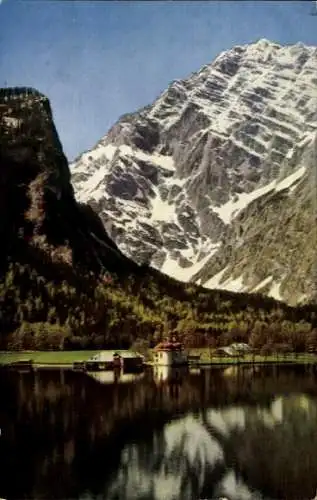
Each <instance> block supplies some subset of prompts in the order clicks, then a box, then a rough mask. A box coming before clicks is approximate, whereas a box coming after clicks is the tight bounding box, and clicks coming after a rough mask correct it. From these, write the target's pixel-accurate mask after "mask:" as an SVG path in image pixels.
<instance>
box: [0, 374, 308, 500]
mask: <svg viewBox="0 0 317 500" xmlns="http://www.w3.org/2000/svg"><path fill="white" fill-rule="evenodd" d="M316 382H317V374H316V371H314V368H313V367H310V368H305V367H300V366H297V367H285V366H284V367H273V366H271V367H261V368H260V367H256V368H252V367H246V366H244V367H239V368H237V367H234V369H232V368H226V369H223V368H219V367H218V368H216V367H215V368H212V369H206V370H201V371H200V370H193V371H187V370H180V369H179V370H176V371H175V370H174V371H171V370H167V369H161V368H156V369H153V371H151V370H149V371H148V372H146V373H144V374H138V375H136V376H131V375H123V376H122V375H118V374H117V375H116V376H114V375H113V374H112V373H110V372H109V373H108V374H105V373H103V374H98V375H96V374H95V375H86V374H84V373H75V372H72V371H61V372H57V371H42V372H34V373H18V372H7V371H1V372H0V383H1V396H2V400H1V406H0V426H1V430H2V434H1V439H0V461H1V476H0V496H1V497H3V498H7V499H8V500H9V499H26V498H28V499H51V498H52V499H53V498H58V499H65V498H69V499H70V498H77V499H81V500H88V499H98V500H99V499H100V500H101V499H106V500H119V499H121V500H134V499H135V500H141V499H142V500H145V499H147V500H151V499H153V500H156V499H157V500H163V499H164V500H172V499H173V500H178V499H179V500H186V499H188V500H195V499H197V500H198V499H199V498H209V499H216V498H220V497H226V498H228V499H229V500H240V499H241V500H248V499H250V500H251V499H252V500H257V499H259V500H260V499H265V500H275V499H281V500H308V499H312V498H313V496H314V494H315V491H316V486H317V454H316V449H317V432H316V431H317V383H316ZM17 479H18V480H17Z"/></svg>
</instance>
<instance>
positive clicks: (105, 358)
mask: <svg viewBox="0 0 317 500" xmlns="http://www.w3.org/2000/svg"><path fill="white" fill-rule="evenodd" d="M143 363H144V358H143V356H142V355H141V354H139V353H137V352H133V351H113V350H109V351H100V352H98V354H95V355H94V356H92V357H91V358H90V359H89V360H88V361H87V368H88V369H91V370H93V369H94V368H95V369H96V370H97V371H99V370H111V369H113V368H123V370H124V371H133V370H138V369H141V368H142V367H143Z"/></svg>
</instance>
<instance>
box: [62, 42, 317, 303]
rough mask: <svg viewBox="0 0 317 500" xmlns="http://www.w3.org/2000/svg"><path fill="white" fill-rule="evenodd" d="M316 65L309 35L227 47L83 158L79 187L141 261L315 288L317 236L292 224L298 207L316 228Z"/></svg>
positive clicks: (228, 284)
mask: <svg viewBox="0 0 317 500" xmlns="http://www.w3.org/2000/svg"><path fill="white" fill-rule="evenodd" d="M316 74H317V48H315V47H306V46H304V45H302V44H297V45H294V46H286V47H281V46H279V45H277V44H275V43H272V42H269V41H267V40H260V41H259V42H257V43H254V44H251V45H246V46H243V47H234V48H233V49H232V50H229V51H227V52H224V53H222V54H220V55H219V56H218V57H217V58H216V59H215V61H213V62H212V63H211V64H208V65H206V66H204V67H203V68H202V69H201V70H200V71H198V72H196V73H193V74H192V75H190V76H189V78H187V79H186V80H183V81H178V80H177V81H174V82H172V83H171V84H170V85H169V87H168V88H167V90H166V91H165V92H163V93H162V94H161V95H160V96H159V97H158V99H156V101H155V102H154V103H153V104H152V105H150V106H147V107H146V108H143V109H142V110H140V111H138V112H136V113H132V114H127V115H125V116H123V117H122V118H121V119H120V120H119V121H118V122H117V123H116V124H115V125H114V126H113V127H112V128H111V129H110V131H109V133H108V134H107V135H106V136H105V137H104V138H102V139H101V140H100V141H99V143H97V144H96V146H95V147H94V148H93V149H92V150H91V151H88V152H86V153H84V154H82V155H81V156H80V157H79V158H78V159H77V160H76V161H75V162H74V163H73V164H72V165H71V172H72V181H73V185H74V188H75V193H76V196H77V199H78V200H79V201H84V202H88V203H89V204H91V205H92V206H93V207H94V208H95V209H97V212H98V213H99V215H100V216H101V218H102V220H103V221H104V224H105V227H106V229H107V230H108V232H110V234H111V236H112V238H113V239H114V240H115V242H116V244H117V245H118V246H119V248H120V249H121V250H122V251H123V252H124V253H125V254H127V255H128V256H129V257H131V258H133V259H134V260H135V261H137V262H138V263H140V262H147V263H149V264H150V265H152V266H153V267H156V268H157V269H160V270H161V271H162V272H164V273H166V274H169V275H171V276H173V277H175V278H177V279H180V280H183V281H188V280H194V281H197V280H198V281H199V280H200V282H201V283H202V284H205V286H207V287H214V286H215V287H220V288H229V289H232V290H239V291H242V290H243V291H256V292H257V291H263V292H264V293H267V294H269V295H273V296H275V297H276V298H281V299H284V300H286V301H288V302H291V303H298V302H299V301H307V300H310V299H311V298H312V297H313V295H314V293H313V285H312V281H313V280H312V274H311V273H312V268H313V267H314V266H315V264H314V262H313V260H312V259H313V257H312V243H309V241H308V240H307V238H306V239H304V240H305V241H306V244H305V245H303V241H304V240H303V238H302V239H301V245H299V247H298V248H297V247H296V244H295V240H294V238H293V236H291V235H288V236H287V237H286V233H287V231H293V229H294V228H293V222H291V221H293V220H294V217H295V218H296V217H297V219H298V221H300V223H302V224H304V219H305V224H307V230H308V233H309V234H311V233H310V230H309V227H308V226H309V224H310V223H311V222H312V218H311V217H313V215H312V214H313V212H314V209H315V202H314V201H313V200H314V195H315V194H316V196H317V193H315V191H314V189H315V187H316V189H317V184H316V183H315V184H312V180H311V179H312V177H311V176H313V175H314V174H313V172H314V171H315V168H316V167H317V156H316V146H315V133H316V130H317V78H316ZM283 183H284V184H283ZM281 186H282V187H281ZM283 186H286V187H285V189H283ZM309 213H310V214H311V215H309ZM291 214H292V216H291ZM280 224H282V226H280ZM297 224H299V222H297ZM274 227H275V229H274V230H273V228H274ZM279 228H281V229H279ZM287 228H288V229H287ZM287 234H288V233H287ZM305 234H307V232H306V233H305ZM256 235H257V236H256ZM298 236H299V235H298ZM314 236H315V235H314V234H311V237H312V238H313V237H314ZM255 238H257V240H255ZM283 238H284V239H285V238H287V245H288V246H287V248H284V246H285V241H284V240H283ZM255 241H258V243H257V244H255ZM315 241H317V240H315ZM260 245H262V247H263V248H262V250H261V249H260ZM292 245H295V247H296V248H297V250H296V251H295V250H294V252H293V254H292V255H293V257H292V259H294V265H295V264H296V268H298V272H297V271H296V273H294V272H293V270H294V267H293V264H290V261H289V260H288V259H289V258H290V257H289V252H291V251H292V248H293V247H292ZM264 246H265V248H264ZM295 247H294V248H295ZM299 251H300V252H302V253H301V259H297V260H296V256H297V255H299V253H296V252H299ZM263 252H264V253H265V255H266V254H267V255H268V254H270V258H269V259H268V260H267V261H266V260H265V259H266V257H265V258H264V253H263ZM308 255H309V256H308ZM208 257H209V258H208ZM292 259H291V262H293V260H292ZM306 260H307V262H308V261H309V262H310V264H307V262H306ZM264 261H265V262H266V264H265V266H263V262H264ZM295 261H296V262H295ZM301 261H305V264H304V263H302V264H300V262H301ZM316 266H317V261H316ZM220 271H221V272H222V276H220V275H218V276H215V275H216V274H217V273H220ZM273 271H274V272H273ZM299 275H301V278H299ZM213 277H214V279H211V278H213ZM295 277H296V279H298V280H299V279H300V280H301V281H300V282H301V285H300V286H296V285H295V284H294V280H295ZM236 278H238V279H236ZM265 280H266V281H265ZM261 283H264V285H263V287H262V285H261Z"/></svg>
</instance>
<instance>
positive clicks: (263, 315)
mask: <svg viewBox="0 0 317 500" xmlns="http://www.w3.org/2000/svg"><path fill="white" fill-rule="evenodd" d="M0 174H1V175H0V194H1V196H0V216H1V226H0V233H1V238H2V239H1V241H2V244H1V250H0V306H1V307H0V349H4V348H10V349H69V348H72V349H74V348H92V347H94V348H96V347H97V348H103V347H111V348H119V347H120V346H121V347H129V346H130V345H131V344H132V343H133V342H134V341H136V340H138V341H142V342H143V346H144V343H145V344H146V345H153V344H155V343H156V342H157V341H159V340H161V339H162V338H163V337H165V336H166V335H167V334H170V333H171V332H174V333H176V334H178V335H179V336H180V338H181V339H183V340H184V341H185V342H186V344H187V345H196V346H197V345H198V346H203V345H210V342H212V344H213V345H214V346H216V345H224V344H226V343H228V342H231V341H246V340H249V339H250V340H251V342H252V344H253V345H256V346H257V347H262V346H266V344H270V346H272V344H281V343H284V347H285V342H289V344H290V348H292V349H294V350H296V351H299V350H304V349H306V348H307V349H309V350H312V349H315V347H314V346H315V344H316V333H317V329H316V327H317V314H316V312H317V311H316V307H314V306H306V307H301V308H291V307H289V306H287V305H285V304H283V303H279V302H277V301H275V300H273V299H269V298H263V297H262V296H261V295H259V294H255V295H254V296H249V295H247V294H237V293H232V292H228V291H210V290H207V289H204V288H202V287H201V286H197V285H192V284H186V283H182V282H180V281H176V280H174V279H173V278H170V277H168V276H166V275H164V274H161V273H160V272H159V271H157V270H155V269H151V268H150V267H148V266H146V265H139V264H136V263H135V262H133V261H132V260H131V259H129V258H128V257H126V256H124V254H123V253H121V251H120V250H119V249H118V247H117V246H116V245H115V243H113V242H112V240H111V238H110V237H109V236H108V234H107V232H106V230H105V228H104V226H103V224H102V222H101V220H100V218H99V217H98V215H97V214H96V213H95V212H94V210H93V208H92V207H89V206H88V205H85V204H80V203H78V202H76V200H75V197H74V192H73V188H72V185H71V182H70V171H69V168H68V164H67V161H66V158H65V156H64V153H63V149H62V145H61V143H60V140H59V138H58V134H57V131H56V129H55V125H54V121H53V116H52V110H51V107H50V103H49V101H48V99H47V98H46V97H45V96H44V95H43V94H41V93H40V92H38V91H36V90H34V89H30V88H13V89H0ZM118 200H119V201H120V200H121V198H120V197H117V196H115V195H113V203H114V204H116V203H117V202H118ZM270 348H271V347H270Z"/></svg>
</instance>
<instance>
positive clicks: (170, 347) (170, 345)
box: [154, 342, 183, 351]
mask: <svg viewBox="0 0 317 500" xmlns="http://www.w3.org/2000/svg"><path fill="white" fill-rule="evenodd" d="M182 346H183V345H182V344H181V342H160V343H159V344H157V346H155V347H154V350H155V351H174V350H175V351H176V350H179V349H181V348H182Z"/></svg>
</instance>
